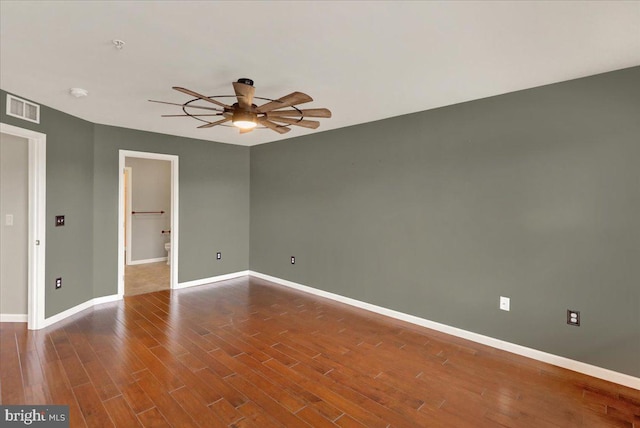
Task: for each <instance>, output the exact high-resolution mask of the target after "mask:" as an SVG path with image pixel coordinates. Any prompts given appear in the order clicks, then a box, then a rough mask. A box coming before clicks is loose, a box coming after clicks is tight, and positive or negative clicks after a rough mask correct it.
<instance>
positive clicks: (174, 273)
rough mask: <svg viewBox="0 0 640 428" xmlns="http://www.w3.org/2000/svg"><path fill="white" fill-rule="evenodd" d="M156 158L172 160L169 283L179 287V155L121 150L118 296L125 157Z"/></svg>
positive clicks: (121, 273)
mask: <svg viewBox="0 0 640 428" xmlns="http://www.w3.org/2000/svg"><path fill="white" fill-rule="evenodd" d="M127 157H132V158H142V159H155V160H164V161H170V162H171V260H170V263H171V273H170V276H171V278H170V280H169V284H170V287H171V288H172V289H174V288H178V243H179V240H178V224H179V221H178V210H179V206H180V205H179V204H178V188H179V177H178V159H179V158H178V156H176V155H166V154H161V153H150V152H136V151H132V150H120V155H119V159H120V161H119V163H118V177H119V178H118V297H122V296H124V262H125V260H124V174H123V172H124V168H125V158H127Z"/></svg>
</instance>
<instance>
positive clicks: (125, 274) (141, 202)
mask: <svg viewBox="0 0 640 428" xmlns="http://www.w3.org/2000/svg"><path fill="white" fill-rule="evenodd" d="M177 162H178V159H177V156H173V155H162V154H156V153H144V152H132V151H125V150H121V151H120V171H121V173H120V204H119V205H120V206H119V213H120V215H119V217H120V222H119V257H118V261H119V262H118V269H119V278H120V284H119V286H118V292H119V294H122V295H125V296H127V295H135V294H143V293H150V292H154V291H160V290H167V289H171V288H174V287H175V285H176V282H177V281H176V280H177V220H176V217H177V212H176V210H177V206H178V205H177V189H178V186H177V168H178V163H177Z"/></svg>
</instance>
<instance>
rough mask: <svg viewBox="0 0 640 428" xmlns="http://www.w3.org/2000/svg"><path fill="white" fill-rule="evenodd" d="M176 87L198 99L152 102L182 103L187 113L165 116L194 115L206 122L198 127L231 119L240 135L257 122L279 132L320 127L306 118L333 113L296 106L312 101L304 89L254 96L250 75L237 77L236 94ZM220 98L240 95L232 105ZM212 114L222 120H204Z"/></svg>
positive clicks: (223, 122)
mask: <svg viewBox="0 0 640 428" xmlns="http://www.w3.org/2000/svg"><path fill="white" fill-rule="evenodd" d="M173 89H175V90H176V91H180V92H182V93H185V94H187V95H191V96H193V97H195V98H194V99H192V100H190V101H187V102H186V103H184V104H178V103H170V102H166V101H154V100H149V101H151V102H153V103H162V104H170V105H177V106H181V107H182V111H183V112H184V114H166V115H162V117H191V118H193V119H197V120H200V121H202V122H205V124H204V125H200V126H198V128H211V127H213V126H217V125H222V126H229V125H228V122H231V124H232V125H233V126H235V127H237V128H239V129H240V133H241V134H244V133H247V132H251V131H253V130H254V129H255V128H256V127H257V126H258V125H262V127H263V128H268V129H271V130H272V131H276V132H278V133H280V134H285V133H287V132H289V131H290V130H291V129H290V126H291V125H295V126H301V127H303V128H311V129H316V128H317V127H318V126H320V122H318V121H317V120H307V119H305V118H307V117H319V118H328V117H331V112H330V111H329V110H328V109H326V108H313V109H299V108H298V107H296V106H297V105H300V104H304V103H308V102H311V101H313V98H311V97H310V96H309V95H307V94H303V93H302V92H292V93H290V94H289V95H285V96H284V97H282V98H278V99H277V100H272V99H270V98H262V97H256V96H254V94H255V91H256V88H255V87H254V86H253V80H251V79H247V78H241V79H238V81H237V82H233V89H234V91H235V95H214V96H210V97H207V96H206V95H202V94H199V93H197V92H195V91H192V90H190V89H186V88H181V87H179V86H174V87H173ZM219 98H237V100H238V101H237V102H234V103H233V104H226V103H224V102H222V101H219V100H218V99H219ZM199 100H203V101H207V102H209V103H212V104H215V105H216V106H217V107H210V106H202V105H196V104H194V103H196V102H197V101H199ZM254 100H263V101H267V102H266V103H264V104H262V105H260V106H257V105H256V104H254V103H253V101H254ZM190 109H199V110H209V111H211V112H212V113H208V114H204V113H203V112H194V111H193V110H190ZM213 112H216V113H213ZM212 116H213V117H215V116H218V117H221V119H219V120H216V121H210V120H209V119H203V118H204V117H212Z"/></svg>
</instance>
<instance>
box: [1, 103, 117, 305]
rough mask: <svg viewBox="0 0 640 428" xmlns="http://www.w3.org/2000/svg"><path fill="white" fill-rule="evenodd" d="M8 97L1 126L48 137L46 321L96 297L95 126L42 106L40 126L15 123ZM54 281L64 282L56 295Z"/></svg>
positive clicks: (2, 106) (22, 121) (28, 123)
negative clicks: (60, 220) (60, 218)
mask: <svg viewBox="0 0 640 428" xmlns="http://www.w3.org/2000/svg"><path fill="white" fill-rule="evenodd" d="M14 95H16V96H17V97H20V94H14ZM6 98H7V94H6V92H4V91H0V121H2V122H3V123H7V124H9V125H14V126H18V127H20V128H25V129H31V130H33V131H37V132H41V133H43V134H46V135H47V175H46V177H47V197H46V203H47V219H46V228H47V231H46V267H45V281H46V288H45V302H46V304H45V316H46V317H50V316H52V315H55V314H57V313H60V312H62V311H64V310H65V309H69V308H72V307H74V306H76V305H79V304H80V303H84V302H86V301H87V300H90V299H92V298H93V297H94V296H93V290H92V288H91V284H92V281H93V269H92V265H93V204H92V201H93V124H92V123H91V122H87V121H85V120H82V119H78V118H77V117H74V116H71V115H68V114H65V113H62V112H60V111H58V110H54V109H51V108H48V107H46V106H41V107H40V123H39V124H37V123H33V122H28V121H26V120H21V119H16V118H13V117H11V116H7V115H6V106H7V100H6ZM20 98H24V97H20ZM34 102H35V101H34ZM56 215H64V216H65V226H64V227H54V225H55V216H56ZM57 277H62V279H63V286H62V288H61V289H59V290H55V287H54V284H55V278H57ZM116 291H117V289H116Z"/></svg>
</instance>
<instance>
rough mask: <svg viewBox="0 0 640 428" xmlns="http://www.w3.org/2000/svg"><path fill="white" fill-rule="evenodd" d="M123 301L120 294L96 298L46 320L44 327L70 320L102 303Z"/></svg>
mask: <svg viewBox="0 0 640 428" xmlns="http://www.w3.org/2000/svg"><path fill="white" fill-rule="evenodd" d="M121 299H122V296H120V295H118V294H112V295H110V296H102V297H96V298H94V299H91V300H87V301H86V302H84V303H80V304H79V305H76V306H74V307H73V308H69V309H67V310H66V311H63V312H60V313H59V314H55V315H53V316H51V317H49V318H46V319H45V320H44V325H43V326H42V327H48V326H50V325H51V324H55V323H57V322H60V321H62V320H63V319H65V318H69V317H70V316H73V315H75V314H77V313H78V312H82V311H84V310H85V309H89V308H93V307H94V306H96V305H100V304H102V303H109V302H115V301H117V300H121Z"/></svg>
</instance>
